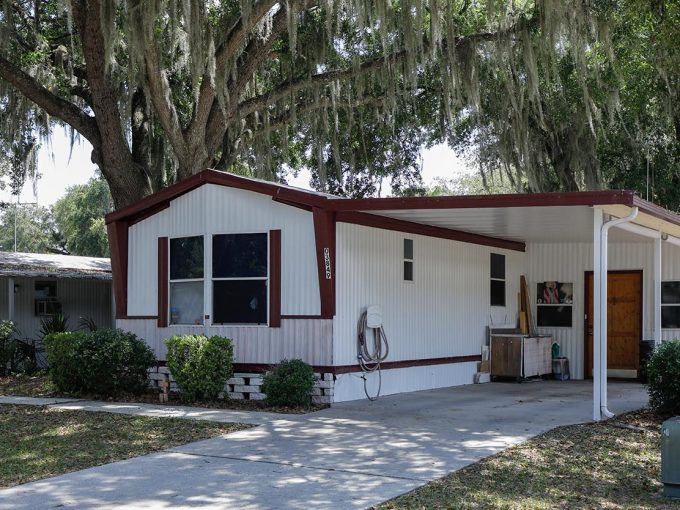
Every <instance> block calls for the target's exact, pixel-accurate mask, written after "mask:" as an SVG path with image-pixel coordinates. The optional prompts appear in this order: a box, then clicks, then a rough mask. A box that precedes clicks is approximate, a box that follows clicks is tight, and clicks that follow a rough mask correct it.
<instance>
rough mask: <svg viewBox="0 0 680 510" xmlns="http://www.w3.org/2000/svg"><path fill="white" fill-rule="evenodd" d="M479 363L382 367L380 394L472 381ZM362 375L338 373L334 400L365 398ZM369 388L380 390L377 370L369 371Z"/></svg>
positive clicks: (371, 392) (359, 373) (459, 384)
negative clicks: (375, 371)
mask: <svg viewBox="0 0 680 510" xmlns="http://www.w3.org/2000/svg"><path fill="white" fill-rule="evenodd" d="M477 365H478V363H477V362H467V363H452V364H448V365H429V366H421V367H408V368H395V369H390V370H383V371H382V373H381V377H382V386H381V390H380V394H381V395H393V394H395V393H405V392H409V391H420V390H431V389H434V388H445V387H448V386H462V385H463V384H472V382H473V380H472V379H473V376H474V374H475V373H476V372H477ZM362 377H363V374H362V373H361V372H354V373H350V374H338V375H336V379H335V388H334V397H333V402H346V401H348V400H359V399H362V398H366V393H365V392H364V381H363V379H362ZM366 389H367V391H368V394H369V395H371V396H374V395H375V394H376V393H377V391H378V374H377V373H372V374H367V375H366Z"/></svg>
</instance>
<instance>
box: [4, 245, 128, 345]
mask: <svg viewBox="0 0 680 510" xmlns="http://www.w3.org/2000/svg"><path fill="white" fill-rule="evenodd" d="M0 311H1V316H0V318H2V319H3V320H6V319H9V320H11V321H13V322H14V323H15V325H16V326H17V329H18V335H19V337H20V338H23V339H28V340H39V339H40V327H41V322H42V321H43V320H44V319H46V318H48V317H50V316H51V315H53V314H56V313H61V314H63V315H64V316H66V317H68V321H69V325H70V327H71V328H73V329H75V328H77V327H78V321H79V319H80V318H81V317H82V318H83V319H87V320H89V321H91V322H93V323H94V324H96V325H97V326H99V327H107V328H108V327H112V326H113V325H114V322H115V319H114V310H113V297H112V291H111V264H110V262H109V259H107V258H94V257H77V256H72V255H58V254H42V253H16V252H0Z"/></svg>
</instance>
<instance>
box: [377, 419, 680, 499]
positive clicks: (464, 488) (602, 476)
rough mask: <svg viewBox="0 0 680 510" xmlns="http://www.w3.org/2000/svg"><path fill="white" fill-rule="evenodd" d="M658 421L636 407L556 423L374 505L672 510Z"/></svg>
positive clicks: (660, 420) (659, 422)
mask: <svg viewBox="0 0 680 510" xmlns="http://www.w3.org/2000/svg"><path fill="white" fill-rule="evenodd" d="M662 421H663V417H661V416H658V415H656V414H654V413H652V412H651V411H637V412H632V413H627V414H625V415H622V416H620V417H618V418H616V419H615V420H613V421H608V422H602V423H597V424H595V423H590V424H584V425H572V426H567V427H559V428H557V429H555V430H552V431H550V432H547V433H545V434H542V435H539V436H537V437H535V438H533V439H530V440H529V441H527V442H525V443H522V444H519V445H517V446H514V447H512V448H510V449H508V450H506V451H504V452H502V453H499V454H497V455H494V456H493V457H489V458H486V459H483V460H481V461H480V462H477V463H475V464H472V465H470V466H468V467H466V468H464V469H462V470H460V471H458V472H456V473H452V474H451V475H448V476H446V477H444V478H441V479H439V480H436V481H434V482H430V483H428V484H427V485H425V486H423V487H420V488H418V489H416V490H414V491H412V492H410V493H408V494H405V495H403V496H400V497H398V498H396V499H393V500H391V501H388V502H387V503H385V504H383V505H380V506H379V507H377V508H380V509H405V508H428V509H429V508H469V509H487V508H488V509H491V508H493V509H497V508H499V509H503V508H507V509H543V508H545V509H552V508H574V509H576V508H616V509H631V510H632V509H671V508H672V509H678V508H680V501H676V502H673V501H670V500H667V499H665V498H662V497H661V494H660V492H661V487H662V486H661V483H660V482H659V477H660V474H659V468H660V454H659V442H660V434H659V429H660V424H661V422H662ZM628 426H632V427H628Z"/></svg>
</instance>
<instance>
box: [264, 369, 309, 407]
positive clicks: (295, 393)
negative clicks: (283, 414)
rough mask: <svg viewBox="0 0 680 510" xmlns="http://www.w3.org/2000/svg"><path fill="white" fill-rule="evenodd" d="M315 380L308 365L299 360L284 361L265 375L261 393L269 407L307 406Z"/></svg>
mask: <svg viewBox="0 0 680 510" xmlns="http://www.w3.org/2000/svg"><path fill="white" fill-rule="evenodd" d="M315 380H316V379H315V377H314V370H313V369H312V367H311V366H310V365H309V364H307V363H305V362H304V361H302V360H301V359H291V360H286V359H284V360H281V362H280V363H278V364H277V365H275V366H274V367H273V368H272V369H271V370H270V371H268V372H267V373H266V374H265V376H264V380H263V383H262V392H263V393H265V394H266V395H267V403H269V404H270V405H274V406H308V405H310V404H311V403H312V388H314V382H315Z"/></svg>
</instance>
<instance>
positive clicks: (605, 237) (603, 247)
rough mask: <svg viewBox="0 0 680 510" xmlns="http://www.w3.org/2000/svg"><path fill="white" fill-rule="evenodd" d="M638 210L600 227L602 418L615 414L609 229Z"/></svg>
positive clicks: (635, 214)
mask: <svg viewBox="0 0 680 510" xmlns="http://www.w3.org/2000/svg"><path fill="white" fill-rule="evenodd" d="M638 212H639V210H638V208H637V207H633V208H632V209H631V210H630V214H629V215H628V216H626V217H625V218H618V219H615V220H609V221H607V222H606V223H603V224H602V227H601V228H600V292H599V296H598V298H599V300H600V303H599V304H600V306H599V308H600V315H599V320H600V322H599V324H598V326H599V327H598V329H599V335H598V336H599V341H600V346H599V357H600V364H599V367H598V366H597V365H596V367H595V369H596V370H597V371H599V372H600V373H599V377H598V380H599V383H600V412H599V415H600V416H599V418H600V419H601V418H602V417H603V416H604V417H605V418H612V417H613V416H614V414H613V413H612V412H611V411H610V410H609V408H608V406H607V331H608V330H607V305H608V299H607V279H608V278H607V277H608V274H609V258H608V257H609V254H608V253H607V251H608V249H607V248H608V245H609V230H610V229H611V228H612V227H618V226H619V225H623V224H625V223H628V222H630V221H633V220H634V219H635V218H637V215H638Z"/></svg>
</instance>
